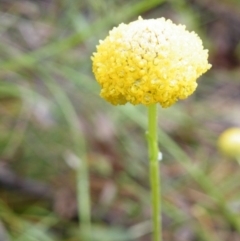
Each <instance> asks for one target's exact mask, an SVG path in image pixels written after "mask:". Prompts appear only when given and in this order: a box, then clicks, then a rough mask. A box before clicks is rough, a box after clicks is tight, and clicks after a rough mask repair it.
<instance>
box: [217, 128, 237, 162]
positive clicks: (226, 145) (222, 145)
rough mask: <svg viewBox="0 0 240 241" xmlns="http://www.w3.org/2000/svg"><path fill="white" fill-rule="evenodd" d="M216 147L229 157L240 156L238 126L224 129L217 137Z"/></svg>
mask: <svg viewBox="0 0 240 241" xmlns="http://www.w3.org/2000/svg"><path fill="white" fill-rule="evenodd" d="M218 148H219V149H220V151H221V152H223V153H224V154H225V155H227V156H229V157H232V158H240V128H236V127H235V128H230V129H227V130H225V131H224V132H223V133H222V134H221V135H220V137H219V140H218Z"/></svg>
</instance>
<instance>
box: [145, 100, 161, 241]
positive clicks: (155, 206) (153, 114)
mask: <svg viewBox="0 0 240 241" xmlns="http://www.w3.org/2000/svg"><path fill="white" fill-rule="evenodd" d="M148 148H149V162H150V163H149V165H150V167H149V169H150V184H151V199H152V225H153V236H152V240H153V241H161V240H162V219H161V200H160V193H161V189H160V187H161V185H160V170H159V160H158V153H159V150H158V132H157V104H153V105H150V106H149V107H148Z"/></svg>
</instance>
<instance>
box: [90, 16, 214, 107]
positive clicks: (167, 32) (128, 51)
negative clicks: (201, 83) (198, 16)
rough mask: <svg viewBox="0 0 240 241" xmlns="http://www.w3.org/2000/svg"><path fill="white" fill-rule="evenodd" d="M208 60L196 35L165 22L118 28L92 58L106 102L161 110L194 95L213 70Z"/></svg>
mask: <svg viewBox="0 0 240 241" xmlns="http://www.w3.org/2000/svg"><path fill="white" fill-rule="evenodd" d="M207 59H208V51H207V50H204V49H203V46H202V41H201V39H200V38H199V37H198V35H197V34H195V33H194V32H188V31H187V30H185V26H183V25H175V24H174V23H172V21H171V20H166V19H164V18H159V19H149V20H143V19H142V18H139V19H138V20H137V21H134V22H131V23H129V24H123V23H122V24H120V25H119V26H118V27H115V28H113V29H112V30H111V31H110V32H109V35H108V36H107V37H106V38H105V39H104V40H103V41H100V44H99V45H98V46H97V52H96V53H94V54H93V56H92V61H93V72H94V74H95V77H96V79H97V81H98V83H99V84H100V86H101V96H102V97H103V98H104V99H106V100H107V101H109V102H110V103H112V104H114V105H118V104H120V105H122V104H125V103H127V102H130V103H132V104H134V105H137V104H143V105H151V104H155V103H160V104H161V105H162V107H168V106H170V105H172V104H174V103H175V102H176V101H177V100H178V99H185V98H187V97H188V96H189V95H191V94H192V93H193V92H194V90H195V89H196V87H197V83H196V79H197V78H198V77H199V76H200V75H202V74H203V73H204V72H206V71H207V70H208V69H210V67H211V65H210V64H209V63H208V60H207Z"/></svg>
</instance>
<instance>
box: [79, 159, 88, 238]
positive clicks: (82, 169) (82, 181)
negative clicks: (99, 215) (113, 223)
mask: <svg viewBox="0 0 240 241" xmlns="http://www.w3.org/2000/svg"><path fill="white" fill-rule="evenodd" d="M89 189H90V188H89V176H88V163H87V159H86V158H84V160H83V159H82V160H81V162H80V165H79V167H78V170H77V200H78V212H79V213H78V214H79V215H78V216H79V217H80V232H81V237H82V238H83V239H84V240H88V241H89V240H91V218H90V217H91V211H90V210H91V207H90V194H89Z"/></svg>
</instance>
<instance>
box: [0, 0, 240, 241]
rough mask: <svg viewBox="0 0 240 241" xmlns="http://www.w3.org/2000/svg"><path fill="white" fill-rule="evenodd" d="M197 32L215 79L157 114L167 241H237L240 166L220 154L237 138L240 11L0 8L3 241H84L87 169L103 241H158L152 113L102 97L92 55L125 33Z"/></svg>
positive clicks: (136, 2) (96, 4)
mask: <svg viewBox="0 0 240 241" xmlns="http://www.w3.org/2000/svg"><path fill="white" fill-rule="evenodd" d="M138 16H142V17H143V18H160V17H165V18H170V19H172V21H173V22H175V23H182V24H185V25H186V26H187V29H189V30H194V31H196V32H197V33H198V34H199V35H200V36H201V38H202V39H203V42H204V47H205V48H208V49H209V53H210V63H211V64H212V65H213V67H212V69H211V70H210V71H208V73H207V74H205V75H204V76H202V77H201V78H200V79H199V80H198V83H199V86H198V88H197V90H196V92H195V93H194V94H193V95H192V96H191V97H190V98H188V99H187V100H184V101H179V102H178V103H177V104H175V105H174V106H173V107H170V108H168V109H162V108H159V109H160V110H159V141H160V143H159V145H160V146H161V151H162V153H163V160H162V163H161V165H162V168H161V172H162V174H161V175H162V189H163V190H162V198H163V214H162V215H163V237H164V238H163V239H164V240H165V241H186V240H187V241H230V240H231V241H239V240H240V181H239V180H240V166H239V163H238V162H236V161H235V160H233V159H231V158H229V157H226V156H224V155H223V154H221V153H220V152H219V151H218V149H217V140H218V137H219V135H220V133H221V132H222V131H224V130H225V129H226V128H228V127H235V126H236V127H237V126H238V127H240V112H239V108H240V2H239V0H228V1H226V0H208V1H207V0H189V1H184V0H179V1H174V0H172V1H170V0H169V1H167V0H165V1H164V0H111V1H110V0H105V1H103V0H98V1H93V0H89V1H77V0H69V1H67V0H58V1H54V0H35V1H33V0H0V240H1V241H36V240H37V241H79V240H81V241H85V240H83V239H80V238H79V237H80V236H79V218H78V217H79V215H78V211H77V198H76V196H77V195H76V169H77V164H78V163H81V162H83V160H86V161H87V162H88V165H89V170H90V187H91V208H92V215H91V216H92V233H93V240H94V241H131V240H138V241H149V240H150V239H151V235H150V234H151V221H150V217H151V213H150V211H151V207H150V189H149V185H148V183H149V180H148V156H147V142H146V138H145V135H144V133H145V130H146V127H147V110H146V108H145V107H143V106H132V105H125V106H112V105H110V104H108V103H107V102H106V101H104V100H103V99H101V98H100V97H99V90H100V88H99V86H98V84H97V82H96V81H95V79H94V76H93V74H92V70H91V64H92V63H91V59H90V57H91V55H92V53H93V52H94V51H95V50H96V45H97V44H98V41H99V39H103V38H105V36H106V35H107V33H108V31H109V30H110V29H112V28H113V27H114V26H116V25H118V24H119V23H121V22H124V23H128V22H130V21H133V20H135V19H137V18H138Z"/></svg>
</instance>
